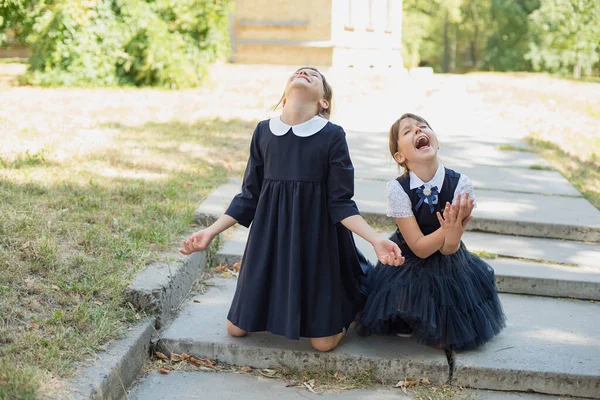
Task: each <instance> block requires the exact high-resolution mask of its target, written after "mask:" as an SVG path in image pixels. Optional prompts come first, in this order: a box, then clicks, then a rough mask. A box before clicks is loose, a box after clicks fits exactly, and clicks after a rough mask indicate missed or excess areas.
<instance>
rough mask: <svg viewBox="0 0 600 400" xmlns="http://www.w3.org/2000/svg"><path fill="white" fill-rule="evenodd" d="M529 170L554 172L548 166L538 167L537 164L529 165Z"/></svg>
mask: <svg viewBox="0 0 600 400" xmlns="http://www.w3.org/2000/svg"><path fill="white" fill-rule="evenodd" d="M529 169H533V170H536V171H554V168H552V167H550V166H548V165H539V164H533V165H530V166H529Z"/></svg>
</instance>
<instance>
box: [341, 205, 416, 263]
mask: <svg viewBox="0 0 600 400" xmlns="http://www.w3.org/2000/svg"><path fill="white" fill-rule="evenodd" d="M340 222H341V223H342V225H344V226H345V227H346V228H348V229H349V230H351V231H352V232H354V233H356V234H357V235H358V236H360V237H361V238H363V239H365V240H366V241H367V242H369V243H371V245H373V248H374V249H375V253H376V254H377V258H378V259H379V261H381V263H383V264H388V265H393V266H395V267H397V266H399V265H402V264H403V263H404V257H402V253H401V252H400V248H399V247H398V245H396V244H395V243H394V242H392V241H391V240H389V239H386V238H383V237H381V235H380V234H379V233H377V232H375V230H374V229H373V228H371V227H370V226H369V224H367V221H365V220H364V219H363V217H361V216H360V215H353V216H351V217H347V218H344V219H343V220H342V221H340Z"/></svg>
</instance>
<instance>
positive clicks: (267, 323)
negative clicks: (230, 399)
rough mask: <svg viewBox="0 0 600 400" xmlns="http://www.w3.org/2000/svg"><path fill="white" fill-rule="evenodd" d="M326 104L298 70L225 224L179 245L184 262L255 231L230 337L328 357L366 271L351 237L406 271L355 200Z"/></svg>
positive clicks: (312, 73)
mask: <svg viewBox="0 0 600 400" xmlns="http://www.w3.org/2000/svg"><path fill="white" fill-rule="evenodd" d="M331 98H332V90H331V87H330V86H329V84H328V83H327V81H326V80H325V77H324V76H323V75H322V74H321V73H320V72H319V71H318V70H316V69H314V68H301V69H299V70H298V71H296V72H295V73H294V74H293V75H292V76H291V77H290V78H289V79H288V81H287V84H286V87H285V92H284V94H283V96H282V100H281V101H280V103H281V104H283V111H282V114H281V117H276V118H272V119H270V120H266V121H262V122H259V123H258V126H257V127H256V129H255V131H254V134H253V136H252V140H251V144H250V157H249V159H248V164H247V166H246V172H245V175H244V181H243V184H242V192H241V193H240V194H239V195H237V196H236V197H235V198H234V199H233V201H232V202H231V204H230V206H229V208H228V209H227V211H226V212H225V215H223V216H222V217H220V218H219V219H218V220H217V221H216V222H215V223H214V224H213V225H211V226H210V227H208V228H206V229H204V230H201V231H199V232H196V233H195V234H194V235H192V236H191V237H190V238H189V239H187V240H186V241H185V242H184V243H183V247H184V249H183V250H182V253H184V254H190V253H191V252H193V251H201V250H204V249H206V247H207V246H208V245H209V244H210V242H211V241H212V240H213V238H214V237H215V236H216V235H218V234H219V233H221V232H223V231H224V230H226V229H228V228H230V227H231V226H233V225H235V224H236V223H240V224H241V225H243V226H246V227H248V226H250V224H252V225H251V227H250V234H249V237H248V242H247V244H246V249H245V252H244V256H243V258H242V266H241V270H240V275H239V278H238V282H237V288H236V292H235V296H234V298H233V303H232V305H231V309H230V311H229V315H228V316H227V331H228V332H229V334H230V335H232V336H244V335H246V333H247V332H257V331H269V332H272V333H274V334H277V335H282V336H285V337H287V338H291V339H298V338H300V337H308V338H310V340H311V343H312V345H313V347H314V348H316V349H317V350H320V351H328V350H331V349H333V348H334V347H336V346H337V344H338V343H339V341H340V340H341V338H342V336H343V330H344V329H345V328H347V326H348V325H350V323H351V322H352V321H353V320H354V318H355V317H356V313H357V312H358V311H360V310H361V309H362V306H363V305H364V297H363V295H362V294H361V293H360V291H359V279H360V278H361V277H362V276H363V268H368V264H367V261H366V259H365V258H364V257H363V256H362V254H360V252H359V251H358V250H357V249H356V246H355V244H354V240H353V237H352V233H351V231H352V232H355V233H357V234H358V235H360V236H361V237H363V238H364V239H366V240H368V241H369V242H370V243H371V244H372V245H373V246H374V248H375V251H376V254H377V257H378V258H379V260H380V261H381V262H384V263H388V264H391V265H396V266H397V265H400V264H402V262H404V259H403V257H402V255H401V252H400V249H399V248H398V246H397V245H396V244H395V243H393V242H392V241H390V240H388V239H386V238H384V237H381V236H380V235H379V234H378V233H376V232H375V231H374V230H373V229H371V227H370V226H369V225H368V224H367V223H366V222H365V221H364V220H363V219H362V217H361V216H360V215H359V212H358V209H357V207H356V204H355V203H354V201H353V200H352V197H353V194H354V169H353V167H352V162H351V161H350V157H349V154H348V146H347V144H346V138H345V133H344V130H343V129H342V128H341V127H340V126H338V125H335V124H332V123H331V122H329V121H328V118H329V107H330V104H331Z"/></svg>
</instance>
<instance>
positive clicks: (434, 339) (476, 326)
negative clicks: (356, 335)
mask: <svg viewBox="0 0 600 400" xmlns="http://www.w3.org/2000/svg"><path fill="white" fill-rule="evenodd" d="M403 244H404V243H403ZM404 245H405V244H404ZM403 253H404V255H405V257H406V262H405V263H404V264H403V265H402V266H400V267H392V266H389V265H384V264H381V263H379V264H377V266H376V268H375V269H374V270H373V271H371V274H370V276H369V289H370V291H369V295H368V298H367V302H366V305H365V308H364V310H363V311H362V312H361V313H360V314H359V315H358V317H357V322H358V323H359V324H360V325H362V328H363V329H364V328H366V331H368V332H370V333H379V334H395V333H398V332H401V331H403V330H405V329H406V328H407V326H408V327H410V329H412V331H413V336H414V337H415V338H416V339H417V340H418V341H419V342H420V343H423V344H426V345H428V346H432V347H436V348H445V349H452V350H456V351H460V350H470V349H473V348H476V347H478V346H480V345H482V344H483V343H485V342H487V341H488V340H490V339H491V338H492V337H494V336H495V335H497V334H498V333H499V332H500V331H501V330H502V329H503V328H504V327H505V325H506V324H505V320H506V317H505V315H504V312H503V310H502V305H501V303H500V299H499V297H498V293H497V290H496V283H495V277H494V270H493V269H492V267H490V266H489V265H488V264H487V263H486V262H485V261H483V260H482V259H480V258H479V257H477V256H475V255H474V254H471V253H469V252H468V250H467V249H466V247H465V246H464V244H462V243H461V247H460V249H459V250H458V251H457V252H456V253H454V254H452V255H449V256H445V255H443V254H441V253H439V252H437V253H435V254H433V255H432V256H430V257H428V258H426V259H421V258H419V257H417V256H415V255H414V254H412V252H411V251H410V250H409V249H407V251H404V249H403Z"/></svg>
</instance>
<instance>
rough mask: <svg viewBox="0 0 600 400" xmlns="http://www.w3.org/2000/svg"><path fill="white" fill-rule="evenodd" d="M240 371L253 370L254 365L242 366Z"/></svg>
mask: <svg viewBox="0 0 600 400" xmlns="http://www.w3.org/2000/svg"><path fill="white" fill-rule="evenodd" d="M240 371H242V372H252V367H247V366H246V367H241V368H240Z"/></svg>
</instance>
